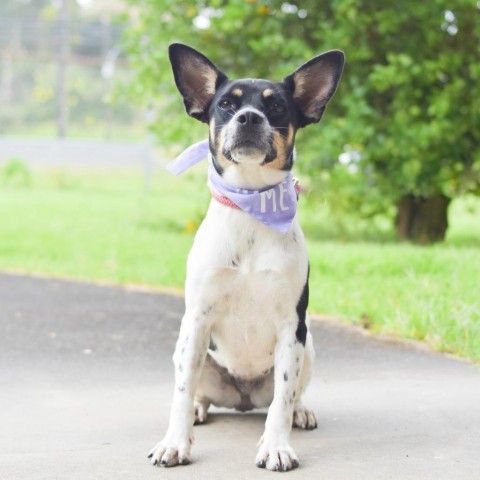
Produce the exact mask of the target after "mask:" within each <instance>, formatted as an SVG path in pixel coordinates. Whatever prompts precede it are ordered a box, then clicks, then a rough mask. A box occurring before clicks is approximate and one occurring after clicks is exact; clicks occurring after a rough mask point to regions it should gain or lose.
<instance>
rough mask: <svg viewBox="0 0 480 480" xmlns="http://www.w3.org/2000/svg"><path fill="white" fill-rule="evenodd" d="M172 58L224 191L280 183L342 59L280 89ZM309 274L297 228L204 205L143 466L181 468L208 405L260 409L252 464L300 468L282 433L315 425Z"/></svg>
mask: <svg viewBox="0 0 480 480" xmlns="http://www.w3.org/2000/svg"><path fill="white" fill-rule="evenodd" d="M170 60H171V63H172V67H173V72H174V76H175V81H176V84H177V87H178V89H179V91H180V93H181V94H182V96H183V98H184V103H185V106H186V109H187V112H188V114H189V115H191V116H193V117H195V118H197V119H198V120H200V121H203V122H205V123H208V125H209V131H210V150H211V158H210V162H212V164H213V166H214V168H215V169H216V170H217V172H218V173H219V174H221V175H222V177H223V179H224V180H225V181H226V182H228V183H229V184H230V185H232V186H235V187H239V188H249V189H258V188H262V187H265V186H267V185H273V184H276V183H279V182H281V181H283V180H284V179H285V178H286V176H287V175H288V173H289V171H290V169H291V168H292V164H293V155H294V140H295V133H296V131H297V129H298V128H301V127H304V126H306V125H308V124H310V123H313V122H318V121H319V120H320V118H321V116H322V115H323V112H324V110H325V107H326V104H327V102H328V101H329V100H330V98H331V97H332V95H333V93H334V92H335V89H336V86H337V83H338V81H339V79H340V75H341V72H342V69H343V62H344V55H343V53H342V52H340V51H338V50H334V51H330V52H327V53H325V54H323V55H320V56H317V57H315V58H313V59H312V60H310V61H309V62H308V63H306V64H304V65H303V66H302V67H300V68H299V69H298V70H296V71H295V72H294V73H292V74H291V75H289V76H287V77H286V78H285V79H284V80H283V81H282V82H280V83H274V82H270V81H267V80H260V79H243V80H234V81H232V80H229V79H228V78H227V76H226V75H225V74H224V73H222V72H221V71H220V70H219V69H218V68H217V67H216V66H215V65H214V64H213V63H212V62H211V61H210V60H208V59H207V58H206V57H205V56H204V55H202V54H201V53H199V52H197V51H196V50H194V49H192V48H190V47H187V46H185V45H181V44H173V45H171V46H170ZM308 276H309V263H308V256H307V250H306V247H305V241H304V236H303V233H302V230H301V229H300V226H299V224H298V221H297V219H296V218H295V219H294V220H293V223H292V226H291V228H290V230H289V232H288V233H286V234H283V233H280V232H278V231H276V230H273V229H271V228H268V227H266V226H264V225H263V224H261V223H260V222H258V221H257V220H255V219H254V218H252V217H250V216H249V215H248V214H246V213H244V212H243V211H241V210H238V209H234V208H231V207H229V206H226V205H223V204H221V203H219V202H217V201H216V200H214V199H212V201H211V203H210V206H209V209H208V212H207V215H206V217H205V219H204V221H203V222H202V224H201V226H200V228H199V230H198V232H197V234H196V237H195V241H194V244H193V247H192V249H191V251H190V254H189V257H188V264H187V279H186V286H185V305H186V309H185V315H184V317H183V319H182V324H181V328H180V334H179V338H178V341H177V344H176V348H175V353H174V356H173V360H174V365H175V390H174V395H173V403H172V407H171V412H170V421H169V426H168V430H167V432H166V434H165V436H164V438H163V439H162V441H161V442H160V443H158V445H156V446H155V447H154V448H153V449H152V451H151V452H150V454H149V458H150V459H151V462H152V464H154V465H161V466H166V467H167V466H174V465H178V464H187V463H189V462H190V447H191V444H192V440H193V425H194V422H196V423H204V422H205V421H206V419H207V410H208V407H209V406H210V405H211V404H213V405H216V406H219V407H227V408H235V409H237V410H241V411H245V410H250V409H253V408H261V407H268V415H267V419H266V422H265V431H264V434H263V436H262V438H261V439H260V442H259V444H258V453H257V456H256V465H257V466H258V467H261V468H267V469H269V470H277V471H286V470H291V469H293V468H296V467H298V465H299V462H298V458H297V456H296V454H295V452H294V451H293V449H292V448H291V446H290V442H289V436H290V430H291V427H292V425H293V426H295V427H299V428H305V429H313V428H316V426H317V422H316V419H315V415H314V413H313V412H312V411H310V410H308V409H307V408H305V406H304V405H303V403H302V394H303V393H304V391H305V389H306V387H307V384H308V382H309V379H310V376H311V371H312V363H313V359H314V349H313V343H312V336H311V334H310V332H309V318H308V314H307V312H306V309H307V305H308Z"/></svg>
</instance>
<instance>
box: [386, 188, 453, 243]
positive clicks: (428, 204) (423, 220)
mask: <svg viewBox="0 0 480 480" xmlns="http://www.w3.org/2000/svg"><path fill="white" fill-rule="evenodd" d="M450 201H451V199H450V198H448V197H446V196H445V195H442V194H436V195H432V196H430V197H417V196H415V195H412V194H409V195H405V196H404V197H402V198H401V199H400V201H399V202H398V203H397V217H396V220H395V225H396V228H397V236H398V238H399V239H400V240H410V241H412V242H415V243H422V244H426V243H434V242H441V241H443V240H444V239H445V233H446V231H447V228H448V218H447V210H448V205H449V204H450Z"/></svg>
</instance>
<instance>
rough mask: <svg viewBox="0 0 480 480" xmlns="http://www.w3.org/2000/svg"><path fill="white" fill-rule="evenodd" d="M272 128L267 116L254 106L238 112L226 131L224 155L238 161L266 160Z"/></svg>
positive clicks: (253, 161)
mask: <svg viewBox="0 0 480 480" xmlns="http://www.w3.org/2000/svg"><path fill="white" fill-rule="evenodd" d="M271 142H272V128H271V127H270V124H269V123H268V119H267V117H266V116H265V115H264V114H263V113H262V112H260V111H259V110H256V109H254V108H247V109H243V110H240V111H239V112H237V113H236V114H235V115H234V116H233V117H232V119H231V120H230V122H229V123H228V127H227V130H226V133H225V143H224V152H223V153H224V155H225V156H226V157H227V158H229V157H230V158H231V159H232V160H234V161H235V162H237V163H257V164H260V163H262V162H263V161H264V159H265V157H266V156H267V154H268V152H269V151H270V149H271Z"/></svg>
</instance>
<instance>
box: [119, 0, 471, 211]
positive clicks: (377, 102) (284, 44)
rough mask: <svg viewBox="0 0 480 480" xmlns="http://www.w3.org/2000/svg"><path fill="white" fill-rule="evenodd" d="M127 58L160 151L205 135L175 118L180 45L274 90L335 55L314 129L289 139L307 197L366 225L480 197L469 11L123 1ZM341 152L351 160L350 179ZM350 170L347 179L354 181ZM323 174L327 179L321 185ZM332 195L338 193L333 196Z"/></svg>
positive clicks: (360, 2)
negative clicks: (130, 14) (408, 202)
mask: <svg viewBox="0 0 480 480" xmlns="http://www.w3.org/2000/svg"><path fill="white" fill-rule="evenodd" d="M132 2H133V3H134V4H135V5H137V6H138V7H139V16H138V20H137V22H136V24H135V26H134V27H133V28H132V29H131V31H130V32H129V35H128V37H127V41H126V43H127V47H128V49H129V51H130V54H131V58H132V62H133V64H134V67H135V69H136V71H137V79H136V81H135V83H134V88H132V93H133V94H134V96H135V97H137V98H141V99H143V101H145V102H147V103H149V104H150V105H151V106H152V108H153V109H154V110H155V111H156V113H157V116H156V121H155V123H154V131H155V132H156V133H157V135H158V138H159V140H160V141H161V142H162V143H164V144H165V143H172V142H173V143H179V142H181V144H182V146H185V145H187V144H188V142H190V141H192V140H194V139H198V138H201V137H202V136H205V135H206V131H205V129H204V128H203V129H202V128H201V126H199V125H197V124H196V123H195V122H194V121H193V120H187V119H186V118H185V117H184V116H183V117H181V116H180V115H184V113H183V108H182V102H181V99H180V97H179V96H178V94H176V93H174V88H173V79H172V75H171V71H170V66H169V63H168V58H167V46H168V44H169V43H171V42H173V41H181V42H184V43H188V44H190V45H192V46H194V47H196V48H198V49H200V50H201V51H202V52H205V53H206V54H207V55H208V56H210V57H211V58H212V59H213V60H214V61H215V62H216V63H217V65H219V67H220V68H222V69H224V70H225V71H226V72H227V73H228V74H230V75H231V76H232V77H233V76H245V75H247V76H252V75H255V76H259V77H268V78H271V79H274V80H275V79H277V80H280V79H281V78H283V76H285V75H286V74H288V73H289V72H290V71H292V70H293V69H295V68H296V67H298V66H299V64H300V63H302V62H303V61H306V60H308V59H309V58H310V57H312V56H314V55H315V54H318V53H320V52H322V51H325V50H328V49H331V48H340V49H342V50H344V51H345V52H346V56H347V64H346V68H345V72H344V75H343V79H342V81H341V83H340V87H339V89H338V92H337V94H336V96H335V98H334V99H333V101H332V103H331V106H330V107H329V109H328V112H327V114H326V116H325V117H324V120H322V125H321V126H320V127H310V128H308V129H307V130H305V131H304V132H301V133H299V137H300V138H301V142H298V143H297V144H298V152H299V159H300V160H299V166H300V167H301V168H303V170H304V171H305V172H307V173H309V174H310V175H311V178H312V184H315V183H316V182H317V180H318V178H319V177H321V178H320V182H319V184H317V187H319V186H321V189H320V188H317V190H319V191H321V192H322V195H325V194H326V195H327V197H328V195H329V194H328V192H334V193H331V196H332V197H335V198H337V199H339V198H340V197H342V198H340V200H341V202H340V203H342V204H344V205H345V206H349V207H350V208H351V209H353V210H355V211H358V207H359V206H361V207H362V210H363V211H364V213H365V214H366V215H367V216H369V215H374V214H376V213H378V212H380V211H387V210H389V209H390V210H391V205H392V204H393V203H394V202H395V201H396V200H397V199H398V198H400V197H401V196H403V195H405V194H407V193H411V194H414V195H431V194H432V193H444V194H446V195H448V196H456V195H459V194H462V193H464V192H474V193H477V194H478V193H480V66H479V62H478V44H479V42H480V9H479V7H478V6H477V2H475V1H473V0H457V1H456V2H453V3H452V2H451V1H448V0H435V1H429V2H418V1H416V0H404V1H403V2H398V1H394V0H334V1H332V0H329V1H326V0H302V1H298V2H297V1H291V2H284V1H275V0H214V1H210V2H206V1H200V0H199V1H174V0H136V1H134V0H132ZM344 151H347V152H348V151H350V152H353V153H354V155H353V157H355V156H358V153H357V152H359V153H360V154H361V159H360V160H355V161H352V162H351V165H350V167H351V168H350V172H351V173H350V176H349V177H348V181H346V180H347V178H346V177H345V172H344V170H345V166H342V165H339V162H338V158H339V155H340V154H341V153H342V152H344ZM353 169H355V170H356V171H357V173H356V174H354V173H352V171H353ZM324 172H328V175H327V176H324ZM339 184H342V185H345V186H348V188H347V189H346V190H344V189H342V190H341V191H340V192H339V191H338V190H336V188H337V187H338V185H339Z"/></svg>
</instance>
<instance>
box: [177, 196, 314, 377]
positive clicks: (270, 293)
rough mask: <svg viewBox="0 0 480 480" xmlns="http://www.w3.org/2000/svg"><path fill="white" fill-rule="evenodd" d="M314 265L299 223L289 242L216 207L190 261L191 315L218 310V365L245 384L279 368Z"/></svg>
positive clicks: (248, 219)
mask: <svg viewBox="0 0 480 480" xmlns="http://www.w3.org/2000/svg"><path fill="white" fill-rule="evenodd" d="M307 269H308V258H307V252H306V248H305V243H304V237H303V233H302V231H301V230H300V228H299V226H298V223H297V221H296V220H294V222H293V224H292V228H291V230H290V231H289V232H288V233H287V234H282V233H279V232H277V231H275V230H272V229H270V228H268V227H265V226H264V225H262V224H260V223H259V222H258V221H256V220H254V219H252V218H251V217H249V216H248V215H247V214H245V213H244V212H241V211H238V210H235V209H232V208H229V207H225V206H223V205H220V204H218V203H217V202H215V201H212V203H211V205H210V208H209V210H208V213H207V216H206V218H205V220H204V222H203V224H202V226H201V227H200V229H199V231H198V233H197V236H196V238H195V242H194V245H193V247H192V250H191V252H190V255H189V260H188V269H187V282H186V302H187V307H189V308H193V309H195V308H197V309H211V308H214V309H215V317H214V318H215V320H214V323H213V325H212V339H213V341H214V342H215V344H216V345H217V346H218V350H217V351H216V352H215V354H214V358H215V359H216V360H217V362H218V363H220V364H221V365H223V366H225V367H226V368H228V369H229V370H230V371H231V373H233V374H235V375H238V376H242V377H253V376H256V375H259V374H261V373H262V372H263V371H264V370H266V369H268V368H270V367H271V366H272V365H273V351H274V347H275V343H276V339H277V332H278V330H279V328H281V326H282V323H284V322H289V321H292V322H296V321H297V317H296V314H295V307H296V304H297V302H298V299H299V296H300V294H301V291H302V288H303V286H304V284H305V280H306V277H307Z"/></svg>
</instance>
